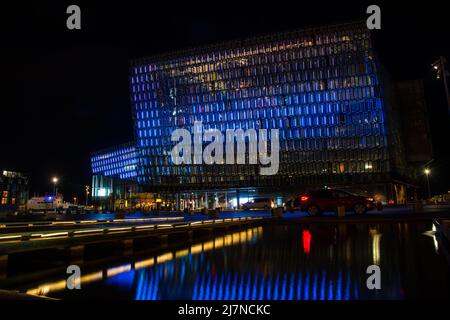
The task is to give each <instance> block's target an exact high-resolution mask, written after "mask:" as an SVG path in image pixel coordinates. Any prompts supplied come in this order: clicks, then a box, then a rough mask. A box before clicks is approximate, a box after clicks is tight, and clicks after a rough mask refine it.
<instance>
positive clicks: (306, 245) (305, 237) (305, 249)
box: [302, 229, 312, 254]
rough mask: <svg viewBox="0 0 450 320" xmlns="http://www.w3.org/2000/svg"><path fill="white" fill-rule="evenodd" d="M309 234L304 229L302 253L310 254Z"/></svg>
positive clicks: (310, 236)
mask: <svg viewBox="0 0 450 320" xmlns="http://www.w3.org/2000/svg"><path fill="white" fill-rule="evenodd" d="M311 238H312V235H311V232H309V230H307V229H305V230H303V232H302V240H303V252H304V253H306V254H309V253H310V252H311Z"/></svg>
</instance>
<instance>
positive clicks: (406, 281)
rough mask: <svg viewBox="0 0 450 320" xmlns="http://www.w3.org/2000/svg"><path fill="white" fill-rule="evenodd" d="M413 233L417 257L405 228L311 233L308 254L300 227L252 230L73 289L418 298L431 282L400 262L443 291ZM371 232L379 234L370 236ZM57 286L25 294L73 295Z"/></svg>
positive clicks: (430, 251) (162, 295) (428, 246)
mask: <svg viewBox="0 0 450 320" xmlns="http://www.w3.org/2000/svg"><path fill="white" fill-rule="evenodd" d="M417 228H418V231H417V237H418V238H417V239H419V240H420V241H419V240H417V241H418V243H419V244H418V245H420V246H421V247H422V249H423V250H422V252H421V253H420V255H419V254H416V253H415V251H414V250H405V248H408V246H407V245H406V244H407V243H409V241H411V240H410V239H411V237H412V235H411V234H409V235H408V236H405V235H404V234H402V233H401V231H402V230H403V231H404V230H409V231H408V232H412V231H411V230H413V227H411V226H410V227H409V229H408V228H405V227H399V228H398V229H397V228H396V225H387V226H386V225H382V226H380V225H377V226H369V225H363V226H361V225H355V226H348V225H347V226H345V228H342V226H339V227H333V226H329V225H327V226H323V227H320V228H319V227H316V228H311V229H309V230H308V232H309V233H310V234H311V238H310V239H309V245H310V250H307V251H306V252H305V250H304V243H303V240H304V239H303V238H304V237H303V236H302V235H303V234H304V232H303V231H305V230H306V228H305V227H303V226H295V225H292V226H267V227H264V229H263V228H262V227H258V228H253V229H248V230H245V231H239V232H237V233H234V234H228V235H224V236H220V237H217V238H215V239H213V240H209V241H205V242H204V243H201V244H192V245H191V246H190V247H189V249H188V250H186V249H184V250H180V251H173V252H170V253H167V254H163V255H161V256H158V257H153V258H150V259H147V260H144V261H135V262H134V263H131V264H128V265H124V266H121V267H115V268H110V269H107V270H103V271H102V272H100V280H98V279H96V280H95V281H92V283H90V282H86V283H84V282H82V287H83V290H79V291H83V293H86V292H87V293H89V292H90V291H91V290H90V289H91V288H92V289H95V290H92V292H99V291H100V292H104V293H105V294H106V295H108V294H109V295H112V294H116V295H118V296H120V297H122V298H124V297H125V298H130V297H131V298H132V299H136V300H159V299H192V300H211V299H217V300H236V299H239V300H241V299H242V300H353V299H404V298H405V297H408V296H409V297H416V296H417V295H418V294H420V292H421V288H422V287H423V285H424V284H425V285H426V284H427V283H428V282H429V281H430V279H431V280H433V279H432V278H427V279H426V280H427V282H426V283H425V282H423V283H421V284H420V285H418V284H417V283H416V282H417V279H418V278H417V274H415V273H414V272H418V271H420V270H415V269H409V273H406V272H404V269H403V268H404V267H405V266H407V265H408V264H407V263H405V262H410V261H415V259H426V261H427V263H432V264H433V265H434V266H435V268H434V269H433V270H434V273H435V274H434V276H436V280H433V281H434V282H433V283H432V285H433V286H434V287H438V289H439V285H441V286H442V288H443V289H441V291H439V292H440V293H442V292H444V294H445V292H447V291H445V290H447V289H448V284H449V277H448V274H447V269H448V266H447V265H445V263H444V265H441V262H442V261H441V260H440V259H441V258H442V257H439V256H438V255H437V253H436V250H434V247H433V246H434V244H433V240H432V239H429V237H421V235H422V232H423V231H424V228H423V227H422V228H419V227H417ZM425 230H426V229H425ZM377 234H383V237H379V236H374V235H377ZM374 239H375V240H376V241H375V240H374ZM380 239H381V240H380ZM375 242H376V243H375ZM375 260H376V261H377V262H378V263H379V265H380V268H381V269H382V270H383V273H382V282H383V284H384V287H383V290H382V291H379V292H376V293H374V292H373V291H371V290H368V289H367V287H366V280H367V274H366V273H365V271H366V268H367V266H369V265H371V264H374V261H375ZM424 261H425V260H424ZM411 270H412V271H411ZM105 271H106V272H105ZM105 274H106V275H107V276H105ZM102 275H103V276H102ZM405 276H410V277H409V278H405ZM58 285H59V282H55V283H54V284H52V283H50V284H49V283H48V282H45V283H44V284H43V285H41V286H39V287H38V288H35V289H30V290H29V293H33V294H46V295H48V296H51V297H60V298H70V295H71V294H73V292H69V291H68V290H64V289H61V288H60V287H58ZM446 288H447V289H446ZM442 290H444V291H442ZM74 291H75V290H74ZM431 294H432V292H431ZM90 298H92V296H91V297H90ZM94 298H95V296H94Z"/></svg>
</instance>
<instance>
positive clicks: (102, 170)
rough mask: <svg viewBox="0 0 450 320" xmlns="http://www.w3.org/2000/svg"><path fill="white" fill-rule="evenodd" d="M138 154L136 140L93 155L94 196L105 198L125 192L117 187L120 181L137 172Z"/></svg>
mask: <svg viewBox="0 0 450 320" xmlns="http://www.w3.org/2000/svg"><path fill="white" fill-rule="evenodd" d="M137 164H138V156H137V150H136V147H135V145H134V142H129V143H126V144H122V145H119V146H116V147H113V148H109V149H105V150H101V151H97V152H95V153H93V154H92V156H91V168H92V173H93V177H92V197H93V198H94V199H95V198H104V197H109V196H110V195H111V194H114V193H122V194H125V192H126V191H123V190H120V189H123V188H116V185H117V186H122V185H123V183H120V181H130V180H133V179H134V178H135V177H136V174H137V171H136V170H137Z"/></svg>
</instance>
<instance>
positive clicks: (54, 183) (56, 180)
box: [52, 177, 58, 197]
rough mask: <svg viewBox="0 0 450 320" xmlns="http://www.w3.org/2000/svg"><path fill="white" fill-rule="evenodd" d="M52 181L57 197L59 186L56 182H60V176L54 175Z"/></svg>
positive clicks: (54, 193)
mask: <svg viewBox="0 0 450 320" xmlns="http://www.w3.org/2000/svg"><path fill="white" fill-rule="evenodd" d="M52 182H53V195H54V196H55V197H56V196H57V193H58V188H57V187H56V184H57V183H58V178H57V177H54V178H53V179H52Z"/></svg>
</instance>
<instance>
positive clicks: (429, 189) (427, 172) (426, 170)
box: [423, 168, 431, 199]
mask: <svg viewBox="0 0 450 320" xmlns="http://www.w3.org/2000/svg"><path fill="white" fill-rule="evenodd" d="M423 172H424V173H425V176H426V177H427V186H428V199H430V198H431V188H430V178H429V176H430V173H431V171H430V169H428V168H426V169H425V170H424V171H423Z"/></svg>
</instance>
